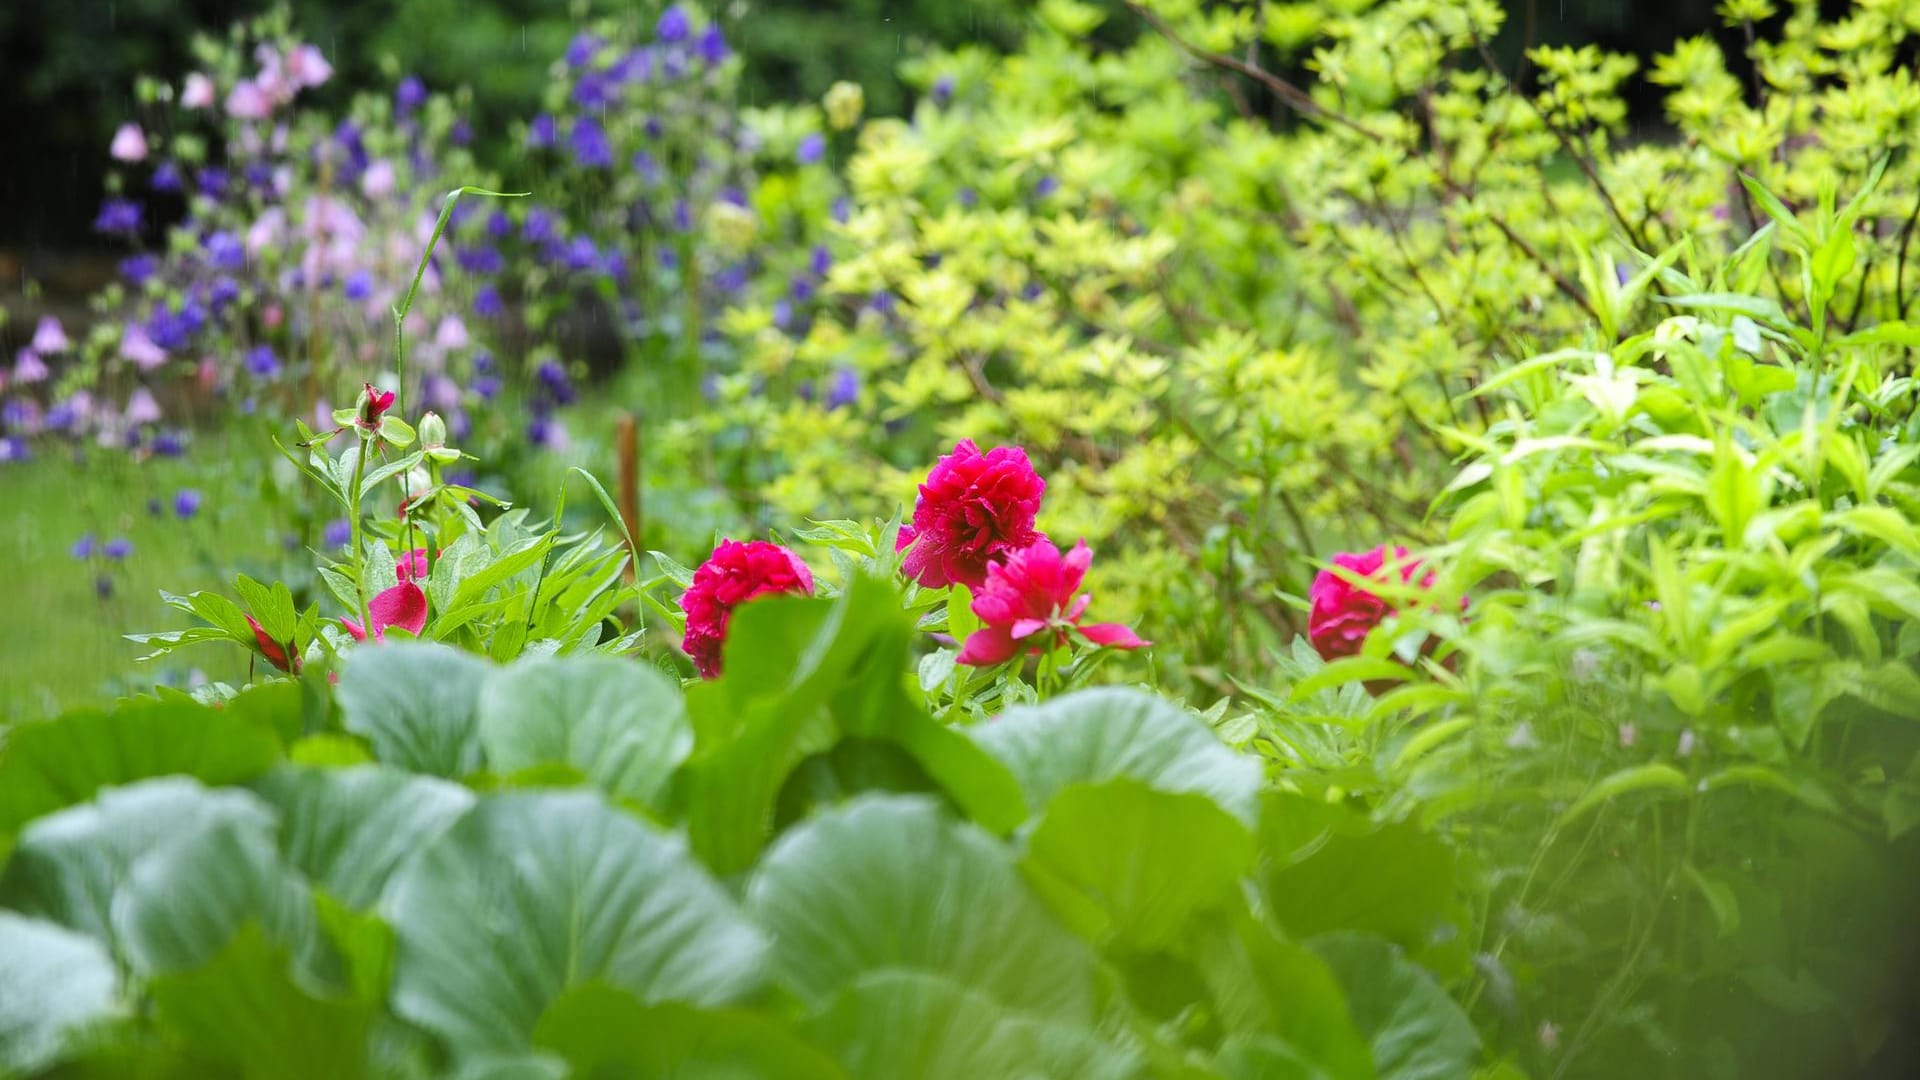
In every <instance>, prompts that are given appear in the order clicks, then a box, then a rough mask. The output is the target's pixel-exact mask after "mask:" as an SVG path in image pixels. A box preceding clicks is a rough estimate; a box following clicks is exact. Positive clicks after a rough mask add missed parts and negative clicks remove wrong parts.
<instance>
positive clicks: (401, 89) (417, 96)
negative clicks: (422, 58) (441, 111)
mask: <svg viewBox="0 0 1920 1080" xmlns="http://www.w3.org/2000/svg"><path fill="white" fill-rule="evenodd" d="M426 103H427V84H426V83H423V82H421V81H420V79H419V77H418V76H415V75H409V76H407V77H406V78H404V79H401V80H400V85H398V86H396V87H394V88H393V111H394V112H396V113H398V114H399V115H401V116H403V117H404V116H407V115H409V114H411V113H412V112H413V110H415V109H417V108H419V107H420V106H422V105H425V104H426Z"/></svg>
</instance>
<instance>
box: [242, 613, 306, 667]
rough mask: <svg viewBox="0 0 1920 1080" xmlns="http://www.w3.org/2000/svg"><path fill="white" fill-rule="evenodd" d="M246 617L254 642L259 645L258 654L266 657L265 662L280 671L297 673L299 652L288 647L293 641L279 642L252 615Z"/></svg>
mask: <svg viewBox="0 0 1920 1080" xmlns="http://www.w3.org/2000/svg"><path fill="white" fill-rule="evenodd" d="M246 619H247V625H248V626H251V627H253V641H254V644H256V645H258V646H260V654H261V655H262V656H265V657H266V658H267V663H269V664H272V665H273V666H274V667H277V668H279V669H280V670H281V671H285V672H289V673H297V672H298V671H299V670H300V654H299V652H297V651H295V650H293V649H291V648H289V647H288V646H291V645H292V644H293V643H292V642H291V641H289V642H287V644H286V645H282V644H280V643H279V642H277V641H275V640H273V638H271V637H269V636H268V635H267V631H266V628H265V627H263V626H261V625H260V624H259V622H257V621H256V620H255V619H254V617H253V616H251V615H248V616H247V617H246Z"/></svg>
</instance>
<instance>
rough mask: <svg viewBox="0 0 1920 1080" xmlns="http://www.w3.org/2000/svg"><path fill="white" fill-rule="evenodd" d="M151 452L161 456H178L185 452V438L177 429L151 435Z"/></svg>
mask: <svg viewBox="0 0 1920 1080" xmlns="http://www.w3.org/2000/svg"><path fill="white" fill-rule="evenodd" d="M153 452H154V453H156V454H159V455H160V456H161V457H179V456H180V455H181V454H184V453H186V452H187V442H186V439H185V438H183V437H182V436H181V434H180V433H179V432H177V431H162V432H160V433H159V434H157V435H155V436H154V437H153Z"/></svg>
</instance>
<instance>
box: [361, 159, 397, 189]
mask: <svg viewBox="0 0 1920 1080" xmlns="http://www.w3.org/2000/svg"><path fill="white" fill-rule="evenodd" d="M393 182H394V177H393V162H391V161H388V160H387V159H386V158H381V159H380V160H378V161H376V162H374V163H373V164H371V165H368V166H367V171H366V172H364V173H362V174H361V176H360V193H361V194H362V195H365V196H366V197H367V198H369V199H384V198H386V197H387V196H389V195H391V194H393Z"/></svg>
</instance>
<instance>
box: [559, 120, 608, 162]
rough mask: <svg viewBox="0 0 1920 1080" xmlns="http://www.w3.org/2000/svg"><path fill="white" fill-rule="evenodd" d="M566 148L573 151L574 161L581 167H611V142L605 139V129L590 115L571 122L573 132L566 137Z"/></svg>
mask: <svg viewBox="0 0 1920 1080" xmlns="http://www.w3.org/2000/svg"><path fill="white" fill-rule="evenodd" d="M567 148H568V149H569V150H571V151H572V152H573V160H574V163H575V164H577V165H579V166H580V167H581V168H586V169H610V168H612V167H613V144H611V143H609V142H608V141H607V132H606V129H605V128H602V127H601V126H600V122H599V121H598V120H595V119H593V118H592V117H590V116H583V117H581V118H580V119H578V120H575V121H574V122H573V133H572V134H571V135H569V136H568V137H567Z"/></svg>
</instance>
